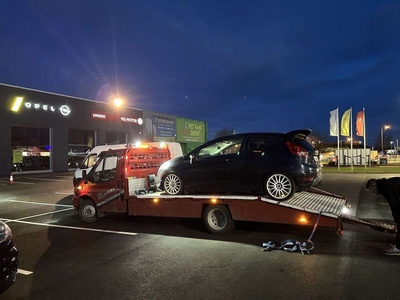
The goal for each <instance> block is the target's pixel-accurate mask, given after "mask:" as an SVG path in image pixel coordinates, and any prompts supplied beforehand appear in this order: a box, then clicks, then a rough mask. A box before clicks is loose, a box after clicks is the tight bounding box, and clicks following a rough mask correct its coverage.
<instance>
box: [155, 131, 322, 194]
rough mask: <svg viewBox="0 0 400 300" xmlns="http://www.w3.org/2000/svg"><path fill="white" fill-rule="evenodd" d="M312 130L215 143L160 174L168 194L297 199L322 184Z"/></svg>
mask: <svg viewBox="0 0 400 300" xmlns="http://www.w3.org/2000/svg"><path fill="white" fill-rule="evenodd" d="M310 133H311V130H310V129H301V130H294V131H291V132H288V133H268V132H267V133H246V134H235V135H230V136H225V137H221V138H217V139H214V140H212V141H209V142H207V143H205V144H203V145H202V146H200V147H198V148H196V149H194V150H193V151H191V152H189V153H187V154H186V155H184V156H181V157H177V158H174V159H171V160H169V161H167V162H165V163H164V164H162V165H161V167H160V168H159V170H158V173H157V178H158V188H159V189H160V190H162V191H165V192H166V193H167V194H171V195H178V194H188V193H224V194H252V195H254V194H261V195H267V196H268V197H269V198H272V199H275V200H286V199H289V198H291V197H292V196H293V195H294V193H295V192H296V191H303V190H307V189H310V188H311V187H312V186H314V185H316V184H318V183H319V182H320V181H321V179H322V173H321V167H320V163H319V152H318V150H317V149H316V148H314V147H313V146H312V145H311V144H310V143H309V142H308V141H307V140H306V137H307V136H308V135H309V134H310Z"/></svg>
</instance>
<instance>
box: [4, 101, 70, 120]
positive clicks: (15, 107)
mask: <svg viewBox="0 0 400 300" xmlns="http://www.w3.org/2000/svg"><path fill="white" fill-rule="evenodd" d="M21 107H25V108H27V109H34V110H43V111H49V112H56V111H57V107H56V106H54V105H48V104H41V103H35V102H24V98H22V97H16V98H15V101H14V102H13V104H12V107H11V110H12V111H13V112H19V111H20V109H21ZM58 110H59V111H60V113H61V114H62V115H63V116H68V115H69V114H70V113H71V109H70V108H69V106H68V105H61V106H60V107H58Z"/></svg>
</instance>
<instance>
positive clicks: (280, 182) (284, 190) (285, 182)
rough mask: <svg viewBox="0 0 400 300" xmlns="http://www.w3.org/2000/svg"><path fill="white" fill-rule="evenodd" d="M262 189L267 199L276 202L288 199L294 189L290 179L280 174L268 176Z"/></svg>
mask: <svg viewBox="0 0 400 300" xmlns="http://www.w3.org/2000/svg"><path fill="white" fill-rule="evenodd" d="M264 187H265V192H266V193H267V195H268V197H270V198H272V199H274V200H278V201H283V200H287V199H290V198H291V197H292V196H293V195H294V192H295V189H296V187H295V184H294V181H293V179H292V177H290V176H289V175H287V174H285V173H281V172H275V173H272V174H270V175H269V176H268V177H267V179H266V180H265V185H264Z"/></svg>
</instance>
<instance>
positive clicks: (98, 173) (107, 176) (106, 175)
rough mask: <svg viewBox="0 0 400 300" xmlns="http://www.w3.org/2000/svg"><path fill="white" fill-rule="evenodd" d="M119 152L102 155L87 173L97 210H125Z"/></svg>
mask: <svg viewBox="0 0 400 300" xmlns="http://www.w3.org/2000/svg"><path fill="white" fill-rule="evenodd" d="M120 154H121V153H120V152H113V153H107V154H105V155H103V156H102V157H101V158H100V159H99V161H98V162H97V163H96V164H95V165H94V167H93V168H92V170H91V171H90V173H89V175H88V180H89V181H90V187H89V188H90V191H91V194H92V198H93V199H94V200H95V202H96V205H97V208H98V210H99V212H125V211H126V203H125V201H124V197H123V191H124V189H123V182H122V181H121V178H120V177H121V176H120V175H119V174H122V172H123V170H120V169H121V168H122V166H121V165H122V163H121V160H122V156H121V155H120Z"/></svg>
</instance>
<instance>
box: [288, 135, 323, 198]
mask: <svg viewBox="0 0 400 300" xmlns="http://www.w3.org/2000/svg"><path fill="white" fill-rule="evenodd" d="M310 133H311V130H296V131H292V132H289V133H287V134H285V139H286V145H287V147H288V148H289V151H290V152H291V154H292V155H293V158H294V162H295V163H294V165H295V168H293V174H294V178H295V181H296V184H297V187H298V189H299V190H307V189H310V188H311V187H312V186H315V185H318V184H320V182H321V180H322V171H321V165H320V162H319V151H318V150H317V149H316V148H315V147H314V146H313V145H311V144H310V143H309V142H308V141H307V139H306V138H307V136H308V135H309V134H310Z"/></svg>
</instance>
